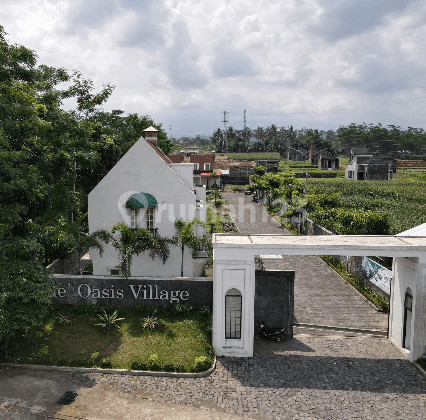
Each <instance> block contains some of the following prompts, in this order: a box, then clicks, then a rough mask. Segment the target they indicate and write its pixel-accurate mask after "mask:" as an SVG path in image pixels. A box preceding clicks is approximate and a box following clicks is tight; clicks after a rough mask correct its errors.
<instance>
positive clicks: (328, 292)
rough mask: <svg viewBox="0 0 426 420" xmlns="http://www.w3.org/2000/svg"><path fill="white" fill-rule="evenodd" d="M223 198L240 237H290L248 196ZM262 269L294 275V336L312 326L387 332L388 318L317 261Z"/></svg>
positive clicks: (289, 259) (294, 259) (287, 261)
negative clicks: (290, 272)
mask: <svg viewBox="0 0 426 420" xmlns="http://www.w3.org/2000/svg"><path fill="white" fill-rule="evenodd" d="M223 197H224V199H225V200H228V201H229V206H228V207H229V210H230V214H231V217H232V218H233V219H234V222H235V224H236V225H237V227H238V230H239V232H240V233H242V234H263V233H264V234H290V232H288V230H287V229H285V228H284V227H283V226H281V225H280V223H279V222H278V221H276V220H275V219H273V218H272V217H270V216H269V215H268V214H267V212H266V211H265V210H263V209H262V207H261V205H260V204H259V203H254V202H253V200H252V196H251V195H245V194H241V193H237V194H236V193H225V194H223ZM265 267H266V269H276V270H294V271H295V281H294V315H295V319H294V322H295V324H302V325H304V327H303V328H300V327H298V328H296V329H295V332H296V333H297V332H299V333H300V332H307V333H312V332H313V330H312V327H313V326H325V327H331V328H332V329H334V330H336V332H338V333H339V334H340V333H341V334H342V335H347V334H348V332H344V331H343V332H342V328H343V329H355V330H356V329H359V330H361V331H366V332H368V331H372V332H375V331H380V332H382V334H383V333H385V332H386V330H387V315H386V314H383V313H381V312H379V311H378V310H377V309H376V308H375V307H374V305H372V304H371V303H370V302H368V300H367V299H366V298H365V297H364V296H362V295H361V294H360V293H358V292H357V291H356V290H355V289H354V288H353V287H352V286H351V285H349V284H348V283H347V282H346V281H345V280H344V279H342V277H340V276H339V275H338V274H337V273H336V272H335V271H334V270H332V269H331V268H330V267H329V266H328V265H327V264H326V263H325V262H324V261H322V260H321V259H320V258H319V257H317V256H283V259H282V261H279V262H275V261H274V262H269V261H268V260H265ZM309 327H310V328H309ZM307 328H309V329H307ZM305 329H306V331H305ZM315 330H316V332H317V333H318V334H321V335H323V334H326V335H328V334H329V330H327V329H321V330H319V329H318V328H315Z"/></svg>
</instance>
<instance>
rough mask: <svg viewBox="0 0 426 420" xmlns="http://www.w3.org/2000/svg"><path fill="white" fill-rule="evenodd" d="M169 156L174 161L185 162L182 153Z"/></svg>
mask: <svg viewBox="0 0 426 420" xmlns="http://www.w3.org/2000/svg"><path fill="white" fill-rule="evenodd" d="M167 157H168V158H169V159H170V160H171V162H172V163H183V159H182V156H181V155H180V154H179V155H168V156H167Z"/></svg>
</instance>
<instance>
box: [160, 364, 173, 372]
mask: <svg viewBox="0 0 426 420" xmlns="http://www.w3.org/2000/svg"><path fill="white" fill-rule="evenodd" d="M163 370H164V372H175V370H176V368H175V365H174V364H173V363H170V362H168V363H164V366H163Z"/></svg>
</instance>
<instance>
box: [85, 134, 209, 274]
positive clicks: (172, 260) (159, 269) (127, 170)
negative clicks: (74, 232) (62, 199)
mask: <svg viewBox="0 0 426 420" xmlns="http://www.w3.org/2000/svg"><path fill="white" fill-rule="evenodd" d="M189 169H190V168H189V167H188V170H189ZM190 179H191V182H192V175H191V177H190ZM136 192H146V193H149V194H152V195H153V196H154V197H155V199H156V200H157V203H158V206H157V208H156V209H155V227H158V234H159V235H161V236H166V237H171V236H173V235H174V234H175V228H174V221H175V220H176V219H177V218H179V217H182V218H183V219H184V220H189V219H192V218H193V217H194V216H195V214H196V196H195V193H194V192H193V190H192V183H191V185H187V184H186V183H185V182H184V181H182V179H181V178H180V177H179V176H178V175H177V174H176V172H175V171H173V170H172V169H171V168H170V167H169V166H168V165H167V164H166V163H165V162H164V161H163V160H162V159H161V157H160V156H158V155H157V153H156V152H155V151H154V150H153V149H152V148H151V146H150V145H149V144H148V143H147V142H146V141H145V139H143V138H141V139H139V140H138V141H137V142H136V143H135V144H134V145H133V146H132V148H131V149H130V150H129V151H128V152H127V153H126V154H125V155H124V156H123V157H122V158H121V159H120V161H119V162H118V163H117V164H116V165H115V166H114V168H113V169H112V170H111V171H110V172H109V173H108V174H107V175H106V176H105V177H104V178H103V179H102V180H101V182H100V183H99V184H98V185H97V186H96V187H95V188H94V189H93V190H92V191H91V192H90V194H89V197H88V201H89V231H90V233H93V232H94V231H96V230H98V229H107V230H111V228H112V226H113V225H114V224H116V223H118V222H124V223H126V224H128V225H130V209H127V208H126V201H127V199H128V198H129V197H130V196H131V195H132V194H134V193H136ZM141 210H142V212H141V213H142V214H141V227H143V226H144V211H143V210H144V209H141ZM198 214H199V215H202V213H198ZM90 254H91V255H90V256H91V259H92V260H93V273H94V274H95V275H109V274H110V273H111V269H114V268H115V267H116V266H117V265H118V264H119V260H118V256H117V252H116V251H115V249H114V248H113V247H112V246H110V245H107V246H105V252H104V255H103V257H102V258H101V257H100V255H99V253H98V252H97V251H95V250H91V253H90ZM180 258H181V253H180V250H179V248H177V247H175V248H172V249H171V253H170V257H169V259H168V260H167V262H166V264H164V265H163V264H162V263H161V261H159V260H158V259H157V260H154V261H153V260H152V259H151V257H150V256H149V255H148V253H143V254H140V255H139V256H137V257H135V258H134V261H133V264H132V267H131V271H132V275H135V276H136V275H139V276H179V275H180ZM184 275H185V276H192V275H193V272H192V256H191V253H190V252H189V251H187V252H186V255H185V262H184Z"/></svg>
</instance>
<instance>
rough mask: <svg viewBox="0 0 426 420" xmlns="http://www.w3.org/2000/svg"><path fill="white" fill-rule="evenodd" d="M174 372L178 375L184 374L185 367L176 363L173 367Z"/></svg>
mask: <svg viewBox="0 0 426 420" xmlns="http://www.w3.org/2000/svg"><path fill="white" fill-rule="evenodd" d="M175 371H176V372H179V373H184V372H185V365H183V364H182V363H177V364H176V365H175Z"/></svg>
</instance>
